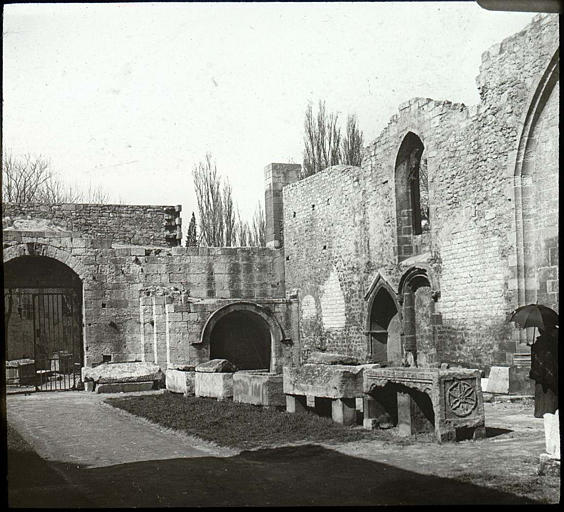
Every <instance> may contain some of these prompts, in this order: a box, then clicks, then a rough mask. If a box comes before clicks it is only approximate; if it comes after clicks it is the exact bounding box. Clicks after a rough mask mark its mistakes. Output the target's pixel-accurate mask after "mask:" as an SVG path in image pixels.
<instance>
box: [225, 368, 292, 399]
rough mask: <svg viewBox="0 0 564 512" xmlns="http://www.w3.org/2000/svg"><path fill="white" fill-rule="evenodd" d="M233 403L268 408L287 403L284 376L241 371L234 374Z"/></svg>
mask: <svg viewBox="0 0 564 512" xmlns="http://www.w3.org/2000/svg"><path fill="white" fill-rule="evenodd" d="M233 401H234V402H241V403H247V404H253V405H263V406H266V407H276V406H283V405H284V404H285V403H286V399H285V395H284V390H283V383H282V375H280V374H274V373H266V372H258V371H257V372H255V371H252V370H250V371H240V372H236V373H234V374H233Z"/></svg>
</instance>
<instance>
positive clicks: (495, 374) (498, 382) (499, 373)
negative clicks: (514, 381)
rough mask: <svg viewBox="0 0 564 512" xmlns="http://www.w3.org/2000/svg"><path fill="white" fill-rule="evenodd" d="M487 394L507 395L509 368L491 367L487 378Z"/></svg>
mask: <svg viewBox="0 0 564 512" xmlns="http://www.w3.org/2000/svg"><path fill="white" fill-rule="evenodd" d="M484 391H487V392H488V393H509V366H492V367H491V369H490V375H489V377H488V387H487V388H486V389H485V390H484Z"/></svg>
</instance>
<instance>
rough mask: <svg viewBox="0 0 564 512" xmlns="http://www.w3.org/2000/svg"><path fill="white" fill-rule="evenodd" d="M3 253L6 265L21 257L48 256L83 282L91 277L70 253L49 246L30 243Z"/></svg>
mask: <svg viewBox="0 0 564 512" xmlns="http://www.w3.org/2000/svg"><path fill="white" fill-rule="evenodd" d="M3 252H4V255H3V261H4V263H7V262H8V261H10V260H13V259H14V258H18V257H20V256H46V257H47V258H52V259H54V260H57V261H59V262H61V263H64V264H65V265H66V266H67V267H69V268H70V269H71V270H72V271H73V272H74V273H75V274H76V275H77V276H78V277H79V278H80V280H81V281H82V282H84V281H86V280H88V279H89V277H90V275H89V273H88V271H87V269H86V267H85V266H84V265H83V264H82V263H81V262H80V261H79V260H78V259H77V258H75V257H74V256H73V255H72V254H70V253H69V252H67V251H64V250H62V249H59V248H58V247H54V246H52V245H49V244H40V243H36V242H28V243H24V244H18V245H13V246H11V247H7V248H5V249H4V251H3Z"/></svg>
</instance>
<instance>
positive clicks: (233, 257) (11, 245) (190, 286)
mask: <svg viewBox="0 0 564 512" xmlns="http://www.w3.org/2000/svg"><path fill="white" fill-rule="evenodd" d="M3 235H4V272H5V275H6V276H7V281H10V282H11V283H12V286H16V287H17V286H18V279H21V278H22V276H19V277H18V276H15V277H10V276H11V268H13V267H11V263H12V264H14V262H17V261H20V260H18V258H19V257H21V256H32V257H41V256H44V257H47V258H51V259H54V260H57V261H59V262H62V263H64V264H65V265H67V266H68V267H70V268H71V269H72V270H73V271H74V273H75V274H76V275H77V276H78V277H79V278H80V280H81V282H82V296H83V322H84V352H85V364H86V366H91V365H92V364H95V363H99V362H101V361H102V359H103V356H110V357H111V360H112V361H135V360H138V361H143V360H145V361H148V362H152V361H156V362H158V364H160V365H163V367H166V364H167V362H170V363H177V364H181V363H182V364H189V363H192V364H194V363H198V362H202V361H204V360H206V358H207V357H209V347H208V346H205V344H203V345H202V344H201V343H200V334H201V331H202V327H203V325H204V324H205V322H206V321H207V319H208V317H210V315H211V314H212V313H214V311H216V310H217V309H218V308H220V307H222V306H224V305H226V304H230V303H239V302H251V303H253V304H257V305H263V306H264V307H265V308H268V311H269V314H270V315H271V316H272V317H274V318H276V321H277V322H278V323H279V324H280V325H281V326H282V328H283V330H284V332H285V335H284V337H285V338H288V340H293V341H292V343H295V346H294V348H292V345H288V346H289V347H290V350H289V352H288V353H284V354H282V355H281V356H280V357H285V358H290V359H291V358H292V357H293V356H292V354H291V351H292V350H296V349H297V348H296V347H297V346H298V345H297V343H298V336H297V333H295V332H294V330H295V328H296V327H297V324H295V322H294V321H293V320H292V316H291V310H292V307H293V306H292V303H291V301H286V300H285V299H284V297H285V288H284V265H283V256H282V254H281V251H280V250H271V249H266V248H198V247H172V248H154V247H153V248H150V247H142V246H134V245H131V246H123V245H122V246H119V247H113V246H112V242H111V241H110V240H107V239H106V240H105V239H100V238H94V239H87V238H83V237H81V236H74V237H73V236H69V235H68V234H67V233H51V234H48V233H43V236H37V235H38V234H37V233H34V232H20V231H13V230H7V231H4V233H3ZM37 261H38V262H39V261H40V260H37ZM38 264H39V263H38ZM174 296H178V297H181V299H177V300H176V301H175V300H171V299H170V297H174ZM167 297H169V299H167ZM179 300H180V301H179ZM167 301H169V302H170V307H171V309H170V308H169V314H171V317H170V318H169V322H166V321H164V320H163V318H165V317H166V311H165V304H169V302H167ZM159 315H160V316H159ZM175 315H176V316H175ZM179 315H180V317H179ZM167 332H168V334H167ZM167 340H168V343H169V344H170V343H172V344H173V345H174V346H173V348H172V351H171V350H170V349H169V353H170V354H172V355H171V356H169V357H168V359H167V357H166V354H167V348H166V345H167ZM171 340H172V341H171ZM288 343H290V341H288ZM155 347H156V349H155ZM281 350H282V349H281Z"/></svg>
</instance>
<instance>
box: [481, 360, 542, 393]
mask: <svg viewBox="0 0 564 512" xmlns="http://www.w3.org/2000/svg"><path fill="white" fill-rule="evenodd" d="M484 391H486V392H488V393H502V394H508V393H533V392H534V383H533V381H532V380H531V379H530V378H529V370H528V368H526V367H517V366H492V367H491V369H490V374H489V376H488V379H487V384H486V387H485V388H484Z"/></svg>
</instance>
